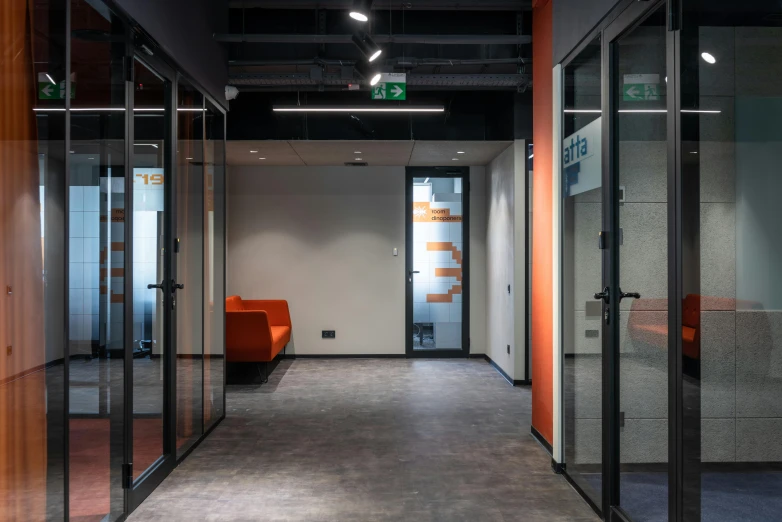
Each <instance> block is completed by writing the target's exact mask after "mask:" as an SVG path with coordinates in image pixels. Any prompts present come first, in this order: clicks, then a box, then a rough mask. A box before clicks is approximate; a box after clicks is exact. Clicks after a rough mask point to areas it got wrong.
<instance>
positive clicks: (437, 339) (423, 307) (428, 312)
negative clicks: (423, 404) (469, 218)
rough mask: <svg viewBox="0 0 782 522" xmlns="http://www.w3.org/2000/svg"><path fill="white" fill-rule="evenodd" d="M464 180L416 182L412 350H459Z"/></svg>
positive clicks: (413, 207)
mask: <svg viewBox="0 0 782 522" xmlns="http://www.w3.org/2000/svg"><path fill="white" fill-rule="evenodd" d="M462 195H463V193H462V177H429V178H426V177H421V178H413V205H412V212H413V215H412V216H411V217H412V220H413V227H412V230H413V237H412V242H411V244H412V248H413V264H412V270H411V272H412V273H411V274H409V276H408V277H412V285H413V328H412V335H413V350H416V351H423V350H461V349H462V348H463V346H462V332H463V329H462V297H463V291H464V270H463V263H464V249H463V237H464V231H463V208H462V206H463V199H462Z"/></svg>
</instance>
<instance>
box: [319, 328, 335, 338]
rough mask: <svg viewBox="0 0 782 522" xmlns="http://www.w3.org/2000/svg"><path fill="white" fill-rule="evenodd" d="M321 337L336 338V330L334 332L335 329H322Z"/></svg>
mask: <svg viewBox="0 0 782 522" xmlns="http://www.w3.org/2000/svg"><path fill="white" fill-rule="evenodd" d="M321 338H323V339H336V338H337V332H336V330H323V331H322V332H321Z"/></svg>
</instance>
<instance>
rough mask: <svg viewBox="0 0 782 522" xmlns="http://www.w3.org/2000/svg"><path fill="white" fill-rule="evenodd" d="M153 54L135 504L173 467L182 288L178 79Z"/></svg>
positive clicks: (140, 106) (134, 361)
mask: <svg viewBox="0 0 782 522" xmlns="http://www.w3.org/2000/svg"><path fill="white" fill-rule="evenodd" d="M161 70H164V69H162V68H161V67H160V66H157V64H156V67H155V66H153V65H151V64H150V63H149V62H148V60H147V59H144V58H140V57H136V58H135V59H134V61H133V118H132V135H133V143H132V147H131V165H132V174H131V176H132V208H133V212H132V215H131V231H132V235H131V237H132V282H133V283H132V295H133V305H132V316H131V317H132V325H133V326H132V329H130V332H131V335H132V344H131V346H132V350H129V351H128V354H127V355H126V367H127V368H128V370H129V372H130V377H129V378H128V379H129V382H131V383H132V390H130V391H131V393H130V404H129V411H130V412H131V419H130V421H129V425H130V431H131V433H130V434H129V444H128V446H129V447H130V455H129V456H130V464H131V465H130V469H129V474H130V479H131V480H132V490H131V497H130V498H131V500H130V504H131V506H130V510H132V509H134V508H135V507H136V506H137V505H138V504H139V503H140V502H141V501H143V500H144V498H146V497H147V495H149V493H150V492H151V491H152V490H153V489H154V488H155V487H156V486H157V484H158V483H159V482H160V481H161V480H162V479H163V478H164V477H165V476H166V475H167V474H168V473H169V472H170V470H171V469H173V466H174V460H175V458H174V452H173V444H172V440H173V439H172V438H171V433H172V423H171V421H170V419H171V418H172V415H171V407H170V404H171V403H170V398H171V395H172V393H173V390H172V388H173V387H172V386H171V382H172V376H173V372H172V368H171V353H172V349H173V347H174V346H173V345H174V336H173V335H172V332H171V325H172V324H173V323H172V320H173V316H174V314H175V308H174V306H173V301H174V296H173V293H174V291H175V290H176V287H175V286H174V282H173V275H172V271H171V248H170V243H171V239H170V238H171V234H170V230H171V224H172V211H171V203H172V198H171V188H170V186H171V183H172V179H171V178H172V176H171V175H170V174H171V168H170V167H171V162H170V158H171V148H172V140H171V132H172V131H171V127H172V112H173V111H172V106H173V104H172V92H173V82H172V81H171V78H170V76H166V75H164V74H163V73H161V72H160V71H161Z"/></svg>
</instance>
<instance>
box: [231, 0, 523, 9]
mask: <svg viewBox="0 0 782 522" xmlns="http://www.w3.org/2000/svg"><path fill="white" fill-rule="evenodd" d="M351 5H352V3H351V0H319V1H317V2H315V1H313V0H229V1H228V7H229V8H232V9H245V8H246V9H314V8H315V7H317V8H318V9H343V10H344V9H349V8H350V7H351ZM374 9H375V10H381V9H382V10H384V11H388V10H389V9H391V10H397V11H402V10H404V11H408V10H418V11H424V10H425V11H454V10H460V11H469V10H481V11H516V10H520V9H521V10H527V11H529V10H531V9H532V0H473V1H465V0H456V1H453V2H448V1H443V0H416V1H415V2H400V1H399V0H375V2H374Z"/></svg>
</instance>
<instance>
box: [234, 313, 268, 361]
mask: <svg viewBox="0 0 782 522" xmlns="http://www.w3.org/2000/svg"><path fill="white" fill-rule="evenodd" d="M225 348H226V355H227V356H228V360H229V361H232V362H263V361H268V360H269V354H271V349H272V333H271V328H270V325H269V316H268V314H267V313H266V312H265V311H262V310H240V311H235V312H226V313H225Z"/></svg>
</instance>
